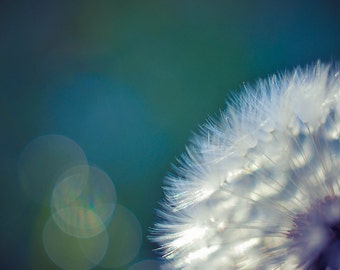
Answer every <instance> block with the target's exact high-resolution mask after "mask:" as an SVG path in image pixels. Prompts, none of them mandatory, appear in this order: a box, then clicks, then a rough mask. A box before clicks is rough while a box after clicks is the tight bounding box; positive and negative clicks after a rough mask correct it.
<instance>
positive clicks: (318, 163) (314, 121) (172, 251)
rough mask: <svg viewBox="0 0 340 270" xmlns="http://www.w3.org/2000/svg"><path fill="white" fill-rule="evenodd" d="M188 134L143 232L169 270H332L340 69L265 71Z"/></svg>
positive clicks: (339, 224)
mask: <svg viewBox="0 0 340 270" xmlns="http://www.w3.org/2000/svg"><path fill="white" fill-rule="evenodd" d="M201 130H202V132H201V134H199V135H196V136H195V137H194V138H193V139H192V143H191V145H190V146H188V148H187V151H186V153H185V154H183V156H182V158H181V160H180V165H179V166H178V168H176V169H175V171H176V174H173V175H169V176H168V177H167V179H166V182H165V187H164V192H165V199H164V201H163V203H162V208H161V209H160V210H158V214H159V216H160V220H159V222H158V223H157V224H156V225H155V226H154V228H153V230H152V236H151V239H152V240H154V241H156V242H157V243H158V244H159V251H160V252H161V253H162V255H163V257H164V258H166V259H167V260H168V261H169V262H170V263H171V264H172V265H173V267H174V268H175V269H183V270H191V269H211V270H215V269H216V270H218V269H245V270H246V269H282V270H292V269H301V270H307V269H340V259H339V258H340V75H339V68H338V67H334V66H330V65H324V64H322V63H320V62H318V63H317V64H316V65H312V66H308V67H306V68H304V69H303V68H297V69H295V70H294V71H293V72H291V73H288V72H286V73H284V74H280V75H275V76H272V77H270V78H268V79H267V80H262V81H259V82H258V83H257V85H255V86H254V87H250V86H247V87H246V89H245V92H244V94H242V95H240V96H238V97H236V98H235V102H234V104H231V105H228V107H227V110H226V111H224V112H223V113H222V114H221V117H220V119H218V120H211V119H210V120H208V122H207V123H206V124H205V125H204V126H203V127H202V129H201Z"/></svg>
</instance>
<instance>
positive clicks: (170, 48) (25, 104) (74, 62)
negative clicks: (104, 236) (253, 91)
mask: <svg viewBox="0 0 340 270" xmlns="http://www.w3.org/2000/svg"><path fill="white" fill-rule="evenodd" d="M339 11H340V4H339V1H336V0H326V1H322V0H319V1H317V0H309V1H294V0H287V1H267V0H260V1H251V0H246V1H232V0H231V1H222V0H213V1H203V0H196V1H185V0H184V1H179V0H172V1H170V0H169V1H165V0H161V1H156V0H146V1H142V0H131V1H126V0H122V1H120V0H119V1H114V0H112V1H104V0H102V1H93V0H92V1H90V0H84V1H1V3H0V181H1V182H0V183H1V188H0V205H1V208H0V209H1V211H0V218H1V223H0V234H1V238H0V249H1V252H0V268H1V269H59V268H58V267H57V266H56V265H55V264H54V263H53V262H51V261H50V259H49V258H48V256H47V255H46V252H45V251H44V247H43V244H42V238H41V237H42V230H43V226H44V223H45V222H46V220H47V219H48V216H49V215H50V213H49V211H50V210H49V208H48V207H46V206H43V205H40V204H38V203H36V202H34V201H32V200H31V199H30V198H28V197H27V196H26V195H25V194H24V193H23V191H22V189H21V184H20V180H19V177H18V160H19V158H20V155H21V153H22V151H23V150H24V148H25V146H26V145H27V144H28V143H29V142H31V141H32V140H33V139H35V138H37V137H38V136H42V135H47V134H59V135H63V136H66V137H68V138H70V139H72V140H74V141H75V142H76V143H77V144H78V145H79V146H80V147H81V148H82V149H83V150H84V152H85V154H86V156H87V158H88V160H89V162H90V164H91V165H95V166H97V167H99V168H101V169H102V170H104V171H105V172H106V173H107V174H108V175H109V176H110V178H111V179H112V181H113V183H114V185H115V187H116V191H117V198H118V202H119V203H120V204H122V205H124V206H125V207H127V208H129V209H130V210H131V211H132V212H133V213H134V214H135V216H136V217H137V218H138V220H139V222H140V223H141V226H142V231H143V242H142V246H141V249H140V252H139V254H138V256H137V257H136V258H135V259H134V260H133V261H132V262H130V263H129V264H128V265H126V266H123V267H121V268H114V269H127V268H128V267H129V266H131V265H132V264H133V263H135V262H138V261H141V260H145V259H155V258H156V253H154V252H153V251H152V250H153V249H155V248H156V246H155V245H154V244H151V243H150V242H149V241H148V240H147V239H146V235H148V230H149V228H150V227H152V224H153V223H154V222H155V220H156V216H155V211H154V209H155V208H157V207H158V202H159V201H160V200H161V199H162V196H163V195H162V189H161V186H162V181H163V179H164V177H165V176H166V175H167V173H168V172H169V171H171V163H175V164H176V158H178V157H179V156H180V154H181V152H183V151H184V149H185V145H187V144H188V143H189V139H190V136H192V132H198V130H199V129H198V127H199V125H201V124H203V123H204V121H205V119H206V118H207V117H209V116H212V117H216V116H217V115H218V114H219V110H220V109H224V108H225V100H226V98H227V97H228V95H229V94H230V91H234V92H235V91H238V90H239V89H241V88H242V85H243V83H244V82H247V83H251V84H252V83H254V82H255V81H256V79H257V78H265V77H266V76H268V75H270V74H272V73H275V72H278V71H284V70H290V69H291V68H293V67H295V66H297V65H302V66H304V65H306V64H309V63H313V62H315V61H316V60H318V59H321V60H322V61H325V62H329V61H336V60H338V59H339V58H340V18H339ZM95 269H104V268H100V267H97V268H95Z"/></svg>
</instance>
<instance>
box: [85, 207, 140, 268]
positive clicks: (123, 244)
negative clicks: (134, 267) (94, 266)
mask: <svg viewBox="0 0 340 270" xmlns="http://www.w3.org/2000/svg"><path fill="white" fill-rule="evenodd" d="M107 233H108V236H109V245H108V248H107V251H106V254H105V256H104V258H103V259H102V261H101V262H100V263H99V265H100V266H103V267H106V268H113V267H121V266H124V265H126V264H128V263H129V262H131V261H132V260H133V259H134V258H135V257H136V256H137V254H138V252H139V249H140V246H141V243H142V229H141V225H140V223H139V221H138V219H137V218H136V216H135V215H134V214H133V213H132V212H131V211H130V210H129V209H127V208H126V207H124V206H122V205H117V206H116V209H115V212H114V215H113V218H112V220H111V222H110V223H109V224H108V226H107ZM86 254H87V253H86ZM87 256H88V258H89V259H91V260H92V258H91V254H87Z"/></svg>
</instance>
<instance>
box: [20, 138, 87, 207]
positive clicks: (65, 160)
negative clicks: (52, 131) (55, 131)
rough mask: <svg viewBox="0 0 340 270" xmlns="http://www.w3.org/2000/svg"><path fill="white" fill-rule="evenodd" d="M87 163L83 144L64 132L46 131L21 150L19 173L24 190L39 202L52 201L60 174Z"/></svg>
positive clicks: (46, 202) (47, 202)
mask: <svg viewBox="0 0 340 270" xmlns="http://www.w3.org/2000/svg"><path fill="white" fill-rule="evenodd" d="M80 164H87V158H86V156H85V154H84V152H83V150H82V149H81V148H80V146H79V145H78V144H77V143H75V142H74V141H73V140H71V139H69V138H67V137H65V136H62V135H45V136H40V137H38V138H36V139H34V140H32V141H31V142H30V143H29V144H28V145H27V146H26V147H25V149H24V150H23V152H22V153H21V156H20V159H19V162H18V174H19V178H20V182H21V187H22V189H23V191H24V192H25V193H26V194H27V195H28V196H29V197H30V198H31V199H33V200H35V201H36V202H38V203H42V204H46V205H49V201H50V196H51V193H52V191H53V188H54V185H55V182H56V180H57V179H58V177H59V176H60V174H62V173H63V172H64V171H65V170H68V169H69V168H71V167H74V166H77V165H80Z"/></svg>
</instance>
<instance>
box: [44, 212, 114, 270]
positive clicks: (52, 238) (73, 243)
mask: <svg viewBox="0 0 340 270" xmlns="http://www.w3.org/2000/svg"><path fill="white" fill-rule="evenodd" d="M43 245H44V248H45V251H46V253H47V255H48V257H49V258H50V259H51V260H52V261H53V262H54V263H55V264H56V265H58V266H59V267H61V268H62V269H65V270H87V269H91V268H93V267H94V266H96V265H97V264H98V263H99V262H100V261H101V260H102V258H103V256H104V255H105V252H106V249H107V246H108V235H107V232H106V230H104V231H102V232H101V233H99V234H97V235H96V236H95V237H91V238H85V239H84V238H83V239H78V238H76V237H73V236H70V235H69V234H66V233H64V232H63V231H62V230H61V229H60V228H59V227H58V226H57V225H56V224H55V222H54V220H53V218H52V217H51V218H49V220H48V221H47V222H46V224H45V227H44V230H43ZM85 253H86V254H85ZM88 256H90V257H91V260H89V259H88Z"/></svg>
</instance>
